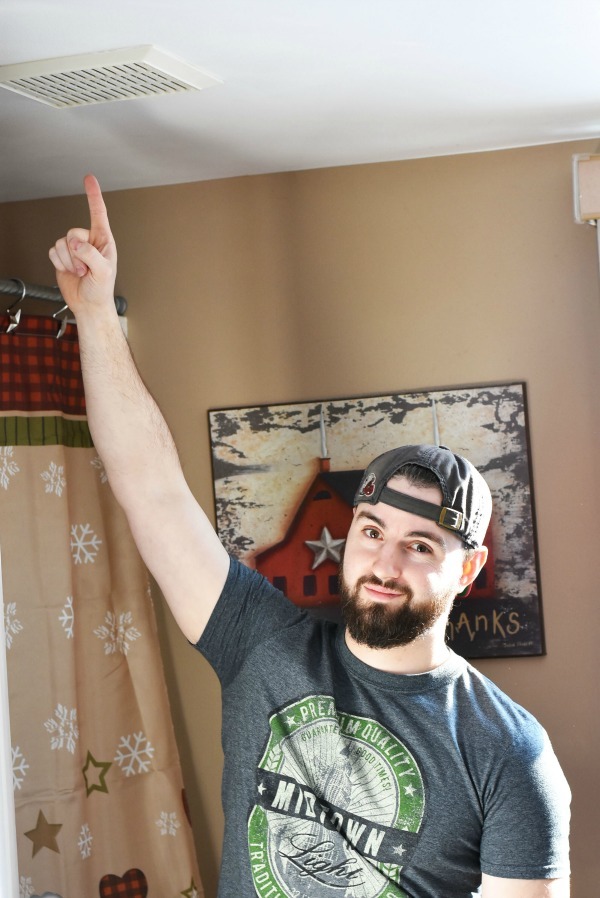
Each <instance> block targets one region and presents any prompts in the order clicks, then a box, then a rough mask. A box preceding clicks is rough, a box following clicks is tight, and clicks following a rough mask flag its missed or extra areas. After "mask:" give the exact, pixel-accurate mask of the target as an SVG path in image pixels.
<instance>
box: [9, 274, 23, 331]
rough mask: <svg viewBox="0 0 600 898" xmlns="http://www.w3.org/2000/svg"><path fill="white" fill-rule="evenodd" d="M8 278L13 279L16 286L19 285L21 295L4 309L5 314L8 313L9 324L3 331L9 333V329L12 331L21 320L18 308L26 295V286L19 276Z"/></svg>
mask: <svg viewBox="0 0 600 898" xmlns="http://www.w3.org/2000/svg"><path fill="white" fill-rule="evenodd" d="M9 280H11V281H13V283H15V284H17V286H20V287H21V295H20V296H19V298H18V299H17V300H16V301H15V302H13V304H12V305H11V306H9V307H8V309H7V310H6V314H7V315H8V318H9V321H10V324H9V325H8V327H7V328H6V331H5V333H7V334H10V333H11V331H14V330H15V328H17V327H18V326H19V321H20V320H21V311H22V309H20V308H19V306H20V305H21V303H22V302H23V300H24V299H25V297H26V296H27V287H26V286H25V284H24V283H23V281H22V280H21V278H9Z"/></svg>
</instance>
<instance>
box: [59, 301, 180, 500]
mask: <svg viewBox="0 0 600 898" xmlns="http://www.w3.org/2000/svg"><path fill="white" fill-rule="evenodd" d="M77 324H78V333H79V342H80V348H81V365H82V371H83V379H84V385H85V395H86V406H87V414H88V420H89V424H90V430H91V433H92V438H93V440H94V444H95V446H96V448H97V450H98V453H99V455H100V457H101V458H102V461H103V462H104V465H105V467H106V471H107V474H108V477H109V481H110V483H111V486H112V488H113V491H114V492H115V494H116V495H117V498H118V499H119V501H121V502H122V503H126V502H127V499H128V495H129V494H130V493H131V494H134V495H137V496H138V497H139V495H140V493H141V492H143V493H147V492H148V491H149V490H151V489H156V487H157V485H158V484H161V483H162V484H166V483H168V482H169V480H170V475H172V476H176V477H179V476H181V472H180V466H179V460H178V456H177V451H176V448H175V445H174V443H173V439H172V437H171V434H170V432H169V429H168V427H167V424H166V422H165V420H164V417H163V415H162V414H161V412H160V410H159V408H158V406H157V405H156V403H155V401H154V399H153V398H152V396H151V395H150V393H149V392H148V390H147V388H146V386H145V385H144V383H143V381H142V378H141V376H140V374H139V372H138V370H137V368H136V366H135V363H134V361H133V358H132V356H131V352H130V349H129V346H128V344H127V341H126V339H125V336H124V334H123V331H122V329H121V326H120V323H119V321H118V318H117V316H116V314H114V313H113V312H112V310H108V309H106V308H104V309H102V310H97V309H96V310H93V311H92V312H91V313H90V312H88V311H86V312H81V313H80V314H79V316H78V319H77ZM159 473H160V477H159V476H158V474H159Z"/></svg>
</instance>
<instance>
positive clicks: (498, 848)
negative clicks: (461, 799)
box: [480, 722, 571, 879]
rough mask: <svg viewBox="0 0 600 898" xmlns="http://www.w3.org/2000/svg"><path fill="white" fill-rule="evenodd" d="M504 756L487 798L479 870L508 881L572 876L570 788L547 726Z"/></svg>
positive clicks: (524, 736)
mask: <svg viewBox="0 0 600 898" xmlns="http://www.w3.org/2000/svg"><path fill="white" fill-rule="evenodd" d="M527 730H528V732H527V733H526V735H525V734H523V735H522V738H520V739H519V740H518V741H517V744H516V745H514V746H512V751H507V752H506V753H505V754H504V758H503V761H502V762H501V763H499V764H498V769H497V775H496V776H495V777H494V779H493V782H491V783H490V787H489V790H488V792H489V794H488V796H487V798H486V801H485V807H484V823H483V834H482V840H481V852H480V856H481V870H482V872H483V873H486V874H488V875H490V876H499V877H506V878H508V879H553V878H561V877H567V876H568V875H569V822H570V800H571V792H570V789H569V786H568V784H567V781H566V779H565V777H564V774H563V772H562V770H561V767H560V765H559V763H558V760H557V758H556V755H555V754H554V751H553V749H552V746H551V745H550V741H549V739H548V736H547V734H546V732H545V731H544V729H543V728H542V727H541V726H539V724H537V722H536V727H535V729H533V730H532V728H531V727H528V728H527Z"/></svg>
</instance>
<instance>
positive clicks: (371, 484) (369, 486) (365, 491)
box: [360, 474, 377, 498]
mask: <svg viewBox="0 0 600 898" xmlns="http://www.w3.org/2000/svg"><path fill="white" fill-rule="evenodd" d="M376 479H377V478H376V477H375V474H369V476H368V477H367V478H366V479H365V482H364V483H363V485H362V486H361V488H360V494H361V496H367V498H368V497H369V496H372V495H373V493H374V492H375V481H376Z"/></svg>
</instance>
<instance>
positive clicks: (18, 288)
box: [0, 278, 127, 315]
mask: <svg viewBox="0 0 600 898" xmlns="http://www.w3.org/2000/svg"><path fill="white" fill-rule="evenodd" d="M0 293H2V294H4V295H6V296H16V297H17V298H19V299H21V300H25V299H41V300H42V301H43V302H52V303H55V304H56V303H60V304H61V305H63V306H64V305H65V301H64V299H63V297H62V295H61V292H60V290H59V289H58V287H40V286H38V285H37V284H25V283H24V282H23V281H22V280H21V279H20V278H0ZM115 306H116V307H117V314H119V315H125V312H126V311H127V300H126V299H125V297H124V296H115Z"/></svg>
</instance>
